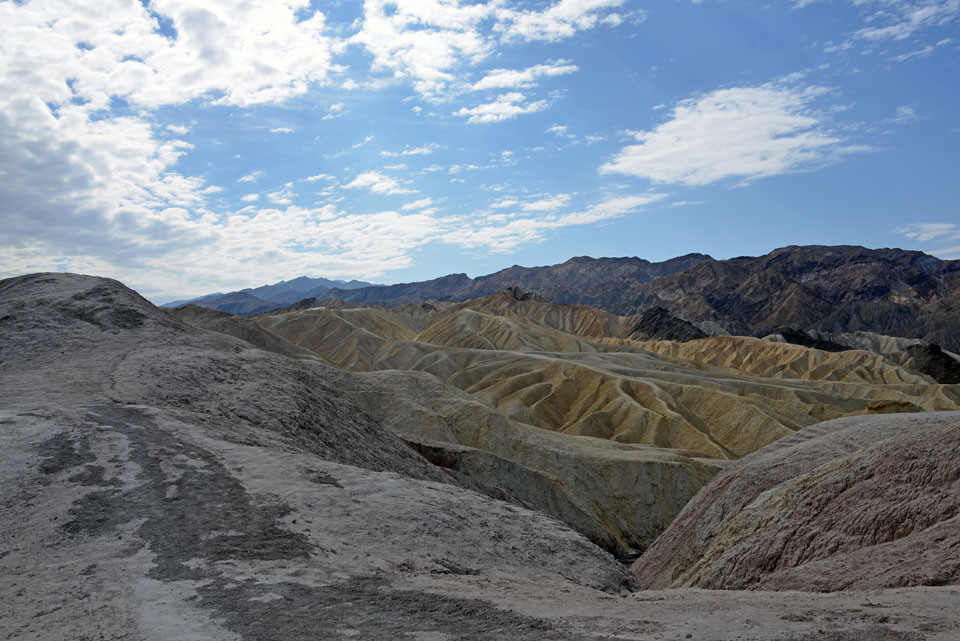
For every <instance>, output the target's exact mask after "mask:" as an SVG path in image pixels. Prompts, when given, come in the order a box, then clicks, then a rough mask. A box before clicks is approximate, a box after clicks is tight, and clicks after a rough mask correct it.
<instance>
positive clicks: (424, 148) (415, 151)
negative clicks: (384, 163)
mask: <svg viewBox="0 0 960 641" xmlns="http://www.w3.org/2000/svg"><path fill="white" fill-rule="evenodd" d="M442 147H443V145H440V144H437V143H435V142H428V143H427V144H425V145H420V146H418V147H407V148H406V149H404V150H402V151H381V152H380V155H381V156H385V157H387V158H395V157H397V156H429V155H430V154H432V153H433V152H435V151H436V150H438V149H441V148H442Z"/></svg>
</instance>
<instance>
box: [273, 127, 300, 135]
mask: <svg viewBox="0 0 960 641" xmlns="http://www.w3.org/2000/svg"><path fill="white" fill-rule="evenodd" d="M294 131H296V130H295V129H293V128H292V127H274V128H273V129H271V130H270V133H272V134H292V133H293V132H294Z"/></svg>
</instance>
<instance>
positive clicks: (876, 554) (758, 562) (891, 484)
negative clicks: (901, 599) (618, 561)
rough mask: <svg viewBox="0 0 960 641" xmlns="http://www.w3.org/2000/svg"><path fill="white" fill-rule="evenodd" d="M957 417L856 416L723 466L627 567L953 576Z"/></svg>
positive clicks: (749, 585) (775, 583)
mask: <svg viewBox="0 0 960 641" xmlns="http://www.w3.org/2000/svg"><path fill="white" fill-rule="evenodd" d="M958 546H960V412H945V413H927V414H918V415H911V416H885V417H856V418H845V419H838V420H835V421H828V422H825V423H820V424H818V425H815V426H812V427H809V428H806V429H803V430H800V431H799V432H797V433H796V434H793V435H791V436H788V437H786V438H783V439H781V440H779V441H777V442H776V443H774V444H772V445H769V446H767V447H765V448H763V449H762V450H760V451H758V452H755V453H753V454H751V455H749V456H746V457H744V458H742V459H740V460H739V461H736V462H735V463H732V464H730V465H729V466H727V468H726V469H724V471H723V472H721V473H720V474H719V475H717V477H716V478H715V479H714V480H713V481H711V483H710V484H709V485H708V486H707V487H706V488H705V489H704V490H703V491H702V492H701V493H700V494H699V495H698V496H697V497H696V498H695V499H694V500H693V501H691V503H690V504H689V505H688V506H687V507H686V508H684V510H683V512H682V513H681V514H680V515H679V516H678V517H677V520H676V521H675V522H674V523H673V524H672V525H671V526H670V528H669V529H667V531H666V532H664V533H663V534H662V535H661V536H660V538H659V539H657V541H656V543H654V545H653V547H651V548H650V550H649V551H648V552H647V553H646V554H644V555H643V557H641V558H640V559H639V560H638V561H637V562H636V563H635V564H634V565H633V568H632V569H633V571H634V573H635V574H636V575H637V577H638V578H639V579H640V582H641V583H642V584H643V585H644V587H646V588H663V587H681V586H691V587H702V588H713V589H755V590H756V589H761V590H814V591H833V590H848V589H876V588H890V587H902V586H915V585H943V584H955V583H958V582H960V556H958V554H957V551H956V550H957V548H958Z"/></svg>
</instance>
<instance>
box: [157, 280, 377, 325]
mask: <svg viewBox="0 0 960 641" xmlns="http://www.w3.org/2000/svg"><path fill="white" fill-rule="evenodd" d="M374 286H375V285H373V284H372V283H367V282H364V281H360V280H351V281H343V280H330V279H328V278H310V277H309V276H300V277H298V278H291V279H290V280H282V281H280V282H279V283H274V284H272V285H261V286H260V287H248V288H246V289H241V290H239V291H235V292H228V293H226V294H224V293H223V292H217V293H215V294H207V295H205V296H200V297H198V298H190V299H184V300H173V301H170V302H169V303H164V305H163V306H164V307H182V306H183V305H189V304H191V303H192V304H194V305H199V306H201V307H208V308H210V309H218V310H220V311H222V312H229V313H231V314H240V315H243V316H252V315H254V314H262V313H265V312H269V311H272V310H274V309H278V308H280V307H285V306H287V305H290V304H291V303H296V302H297V301H299V300H303V299H304V298H311V297H317V296H324V295H326V294H327V293H328V292H330V291H331V290H333V289H336V290H338V291H350V290H352V289H359V288H361V287H374Z"/></svg>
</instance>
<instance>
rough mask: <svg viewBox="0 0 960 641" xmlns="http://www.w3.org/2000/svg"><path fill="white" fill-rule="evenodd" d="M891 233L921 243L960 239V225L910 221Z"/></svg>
mask: <svg viewBox="0 0 960 641" xmlns="http://www.w3.org/2000/svg"><path fill="white" fill-rule="evenodd" d="M893 233H895V234H901V235H903V236H905V237H907V238H909V239H911V240H916V241H918V242H921V243H926V242H930V241H933V240H956V239H960V227H958V226H957V225H956V224H955V223H910V224H908V225H901V226H899V227H896V228H894V230H893Z"/></svg>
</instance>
